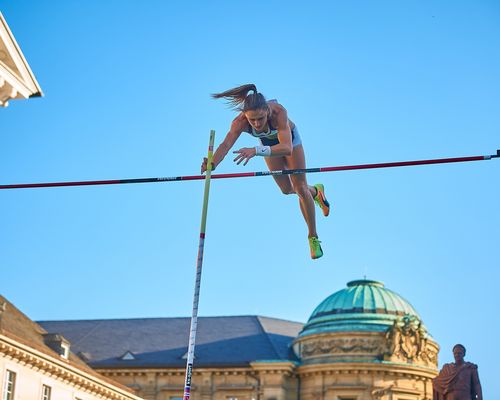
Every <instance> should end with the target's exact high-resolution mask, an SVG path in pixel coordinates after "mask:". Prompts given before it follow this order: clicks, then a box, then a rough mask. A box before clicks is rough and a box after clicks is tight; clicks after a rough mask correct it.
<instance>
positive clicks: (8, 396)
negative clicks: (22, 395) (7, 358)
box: [2, 370, 16, 400]
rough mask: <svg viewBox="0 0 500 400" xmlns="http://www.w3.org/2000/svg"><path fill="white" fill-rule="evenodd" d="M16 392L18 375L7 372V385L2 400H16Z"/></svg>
mask: <svg viewBox="0 0 500 400" xmlns="http://www.w3.org/2000/svg"><path fill="white" fill-rule="evenodd" d="M15 390H16V373H15V372H12V371H9V370H7V374H6V376H5V385H4V387H3V395H2V400H14V392H15Z"/></svg>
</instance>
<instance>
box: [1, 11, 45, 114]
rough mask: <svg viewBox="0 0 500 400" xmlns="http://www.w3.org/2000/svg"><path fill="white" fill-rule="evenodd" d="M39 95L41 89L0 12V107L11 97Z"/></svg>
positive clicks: (19, 97)
mask: <svg viewBox="0 0 500 400" xmlns="http://www.w3.org/2000/svg"><path fill="white" fill-rule="evenodd" d="M41 96H43V93H42V89H41V88H40V86H39V84H38V82H37V80H36V78H35V75H34V74H33V72H32V71H31V68H30V66H29V65H28V62H27V61H26V59H25V58H24V55H23V53H22V51H21V48H20V47H19V45H18V44H17V42H16V39H15V38H14V35H13V34H12V32H11V30H10V29H9V26H8V25H7V22H6V21H5V18H4V17H3V15H2V13H1V12H0V107H7V106H8V104H9V100H12V99H28V98H30V97H41Z"/></svg>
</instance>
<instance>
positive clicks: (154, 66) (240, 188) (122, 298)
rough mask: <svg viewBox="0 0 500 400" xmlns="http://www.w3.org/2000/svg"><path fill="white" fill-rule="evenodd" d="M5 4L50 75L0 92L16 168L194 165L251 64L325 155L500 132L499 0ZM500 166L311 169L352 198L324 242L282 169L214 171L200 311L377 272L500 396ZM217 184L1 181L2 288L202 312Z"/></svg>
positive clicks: (305, 312) (7, 155) (246, 141)
mask: <svg viewBox="0 0 500 400" xmlns="http://www.w3.org/2000/svg"><path fill="white" fill-rule="evenodd" d="M0 9H1V11H2V13H3V14H4V16H5V18H6V19H7V21H8V23H9V25H10V27H11V29H12V31H13V33H14V35H15V37H16V39H17V41H18V43H19V45H20V46H21V48H22V50H23V52H24V54H25V56H26V58H27V60H28V62H29V64H30V66H31V67H32V70H33V72H34V73H35V75H36V77H37V79H38V81H39V83H40V85H41V87H42V89H43V91H44V93H45V97H44V98H42V99H32V100H29V101H12V102H11V104H10V106H9V107H8V108H7V109H2V110H0V113H1V119H0V182H1V183H3V184H7V183H24V182H47V181H64V180H93V179H115V178H116V179H120V178H140V177H156V176H177V175H192V174H197V173H198V171H199V165H200V162H201V158H202V157H203V156H204V155H205V154H206V148H207V144H208V134H209V131H210V129H215V130H216V132H217V137H216V142H217V143H220V141H221V140H222V139H223V137H224V135H225V133H226V132H227V129H228V126H229V123H230V121H231V119H232V118H233V117H234V113H233V112H232V111H230V110H229V109H227V108H226V107H225V105H224V103H223V102H221V101H214V100H212V99H211V98H210V97H209V94H210V93H213V92H217V91H222V90H225V89H228V88H230V87H233V86H236V85H240V84H243V83H249V82H253V83H255V84H257V87H258V88H259V89H260V90H261V91H262V92H263V93H264V94H265V95H267V96H268V97H269V98H277V99H278V100H279V101H280V102H281V103H282V104H283V105H284V106H285V107H286V108H287V110H288V112H289V115H290V117H291V118H292V120H293V121H294V122H296V124H297V125H298V127H299V129H300V131H301V135H302V139H303V142H304V147H305V151H306V155H307V161H308V166H310V167H321V166H333V165H342V164H358V163H371V162H385V161H402V160H415V159H426V158H439V157H459V156H468V155H483V154H493V153H495V151H496V149H497V148H500V112H499V109H500V83H499V71H500V56H499V54H500V52H499V49H500V4H499V3H498V2H497V1H494V0H491V1H480V0H477V1H441V2H434V1H376V2H374V1H323V2H308V3H307V4H305V3H294V2H289V1H287V2H285V1H283V2H279V1H253V2H234V1H233V2H230V1H211V2H204V1H199V2H193V1H184V2H181V1H169V2H166V1H146V2H145V1H123V0H121V1H90V2H81V1H62V0H60V1H50V2H40V1H34V0H33V1H24V0H17V1H5V0H0ZM250 145H255V142H254V141H253V140H252V139H251V138H249V137H244V138H242V139H241V140H240V141H239V142H238V143H237V145H236V147H237V148H239V147H244V146H250ZM264 169H265V164H264V162H263V160H262V159H252V160H251V162H250V163H249V164H248V165H247V166H246V167H242V166H236V165H234V164H233V162H232V158H228V159H226V160H225V161H224V162H223V163H222V164H221V165H220V166H219V168H218V172H242V171H261V170H264ZM499 177H500V161H499V160H492V161H483V162H476V163H465V164H448V165H437V166H436V165H434V166H422V167H410V168H397V169H385V170H369V171H354V172H341V173H324V174H315V175H310V176H309V181H310V182H311V183H314V182H323V183H324V184H325V187H326V190H327V195H328V196H329V197H330V199H331V200H332V202H333V204H334V211H333V213H332V214H331V215H330V217H328V218H327V219H325V218H323V217H322V216H321V215H320V216H319V217H318V231H319V234H320V237H321V240H322V245H323V249H324V251H325V256H324V257H323V258H322V259H320V260H317V261H312V260H310V259H309V254H308V245H307V232H306V229H305V224H304V222H303V220H302V218H301V216H300V213H299V208H298V204H297V199H296V198H294V197H293V196H288V197H286V196H283V195H281V193H280V192H279V190H278V189H277V187H276V186H275V184H274V183H273V180H272V178H269V177H261V178H246V179H231V180H229V179H227V180H220V181H214V182H212V191H211V195H210V205H209V216H208V225H207V240H206V244H205V260H204V270H203V282H202V290H201V298H200V315H202V316H208V315H242V314H259V315H265V316H270V317H276V318H283V319H290V320H294V321H300V322H305V321H307V319H308V317H309V315H310V314H311V312H312V311H313V309H314V308H315V307H316V305H318V304H319V303H320V302H321V301H322V300H323V299H324V298H326V297H327V296H328V295H330V294H331V293H333V292H335V291H337V290H340V289H342V288H343V287H345V284H346V282H348V281H350V280H353V279H358V278H362V277H363V276H367V277H368V278H370V279H375V280H380V281H383V282H384V283H385V284H386V286H387V287H389V288H390V289H392V290H394V291H396V292H398V293H400V294H401V295H402V296H403V297H405V298H407V299H408V300H409V301H410V302H411V303H412V305H413V306H414V307H415V308H416V309H417V310H418V312H419V313H420V315H421V317H422V319H423V320H424V323H425V324H426V326H427V327H428V329H429V331H430V333H431V334H432V335H433V336H434V338H435V339H436V340H437V341H438V342H439V343H440V344H441V346H442V351H441V353H440V365H442V363H443V362H450V361H451V360H452V354H451V347H452V346H453V344H455V343H456V342H461V343H463V344H464V345H465V346H466V347H467V349H468V353H467V357H466V358H468V359H469V360H471V361H473V362H476V363H478V364H479V367H480V375H481V378H482V381H483V387H484V392H485V398H490V399H493V398H500V384H499V382H498V379H497V378H496V374H495V372H496V371H497V370H498V365H497V364H496V362H495V361H496V359H497V358H498V356H499V355H500V354H499V350H498V345H497V343H498V332H499V331H500V322H499V317H498V306H499V305H500V301H499V294H498V293H499V290H498V286H499V281H500V272H499V271H500V258H499V248H500V233H499V228H498V227H499V226H500V207H499V206H500V201H499V195H500V189H499V182H500V179H499ZM202 197H203V183H202V182H201V181H197V182H174V183H162V184H143V185H122V186H103V187H77V188H56V189H36V190H13V191H2V192H1V193H0V204H1V209H2V210H3V212H2V217H1V223H2V229H1V230H0V246H1V249H0V250H1V264H2V280H1V282H2V284H1V291H2V293H3V294H4V295H5V296H6V297H7V298H8V299H9V300H11V301H12V302H13V303H15V304H16V305H17V306H18V307H19V308H20V309H21V310H23V311H24V312H25V313H26V314H27V315H28V316H30V317H31V318H32V319H35V320H41V319H43V320H47V319H86V318H88V319H93V318H129V317H130V318H131V317H162V316H189V315H190V314H191V306H192V295H193V284H194V272H195V266H196V256H197V250H198V235H199V225H200V215H201V204H202Z"/></svg>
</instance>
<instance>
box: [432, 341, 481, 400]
mask: <svg viewBox="0 0 500 400" xmlns="http://www.w3.org/2000/svg"><path fill="white" fill-rule="evenodd" d="M464 356H465V347H464V346H463V345H461V344H456V345H455V346H454V347H453V357H454V358H455V362H454V363H450V364H445V365H443V368H442V369H441V371H440V372H439V375H438V376H437V377H436V378H434V379H433V400H483V393H482V390H481V383H480V382H479V375H478V372H477V365H476V364H473V363H470V362H467V361H465V360H464Z"/></svg>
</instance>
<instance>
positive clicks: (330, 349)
mask: <svg viewBox="0 0 500 400" xmlns="http://www.w3.org/2000/svg"><path fill="white" fill-rule="evenodd" d="M382 343H383V341H382V339H381V338H356V337H354V338H335V339H320V340H314V341H309V342H305V343H304V344H303V346H302V354H301V355H302V357H306V358H308V357H312V356H321V355H327V354H341V353H376V352H378V350H379V349H380V347H381V345H382Z"/></svg>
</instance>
